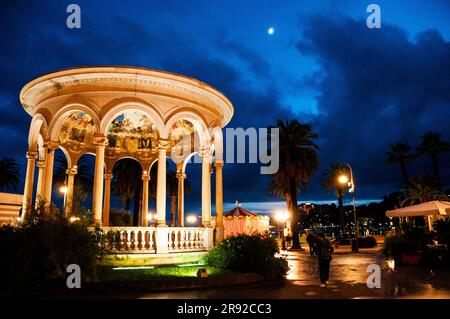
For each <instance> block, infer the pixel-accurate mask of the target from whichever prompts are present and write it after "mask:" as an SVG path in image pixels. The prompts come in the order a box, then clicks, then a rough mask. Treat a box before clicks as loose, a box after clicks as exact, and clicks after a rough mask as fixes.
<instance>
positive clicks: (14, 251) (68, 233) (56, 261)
mask: <svg viewBox="0 0 450 319" xmlns="http://www.w3.org/2000/svg"><path fill="white" fill-rule="evenodd" d="M41 209H42V208H40V209H38V210H36V211H34V210H33V211H32V212H31V213H30V214H28V217H27V218H26V220H25V221H24V222H23V223H21V224H19V225H18V226H3V227H1V228H0V253H1V254H2V258H1V261H0V282H2V285H1V287H0V291H1V292H7V293H8V292H26V291H29V289H32V288H35V287H39V286H46V285H49V284H52V283H55V282H61V281H64V280H65V277H66V267H67V266H68V265H69V264H77V265H79V266H80V268H81V275H82V280H84V281H89V280H95V268H96V262H97V258H98V256H100V255H101V248H100V246H99V245H98V238H97V235H96V233H93V232H90V231H89V230H88V228H87V225H86V224H84V223H80V222H77V223H70V222H68V221H67V220H66V219H65V218H63V217H62V216H61V215H60V214H57V213H55V212H50V213H47V214H46V213H44V211H43V210H41Z"/></svg>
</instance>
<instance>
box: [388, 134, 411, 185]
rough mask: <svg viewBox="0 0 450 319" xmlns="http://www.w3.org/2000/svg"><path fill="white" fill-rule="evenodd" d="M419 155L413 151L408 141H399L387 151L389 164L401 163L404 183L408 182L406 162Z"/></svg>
mask: <svg viewBox="0 0 450 319" xmlns="http://www.w3.org/2000/svg"><path fill="white" fill-rule="evenodd" d="M416 157H417V155H416V154H412V153H411V147H410V146H409V145H408V144H406V143H400V142H397V143H395V144H392V145H391V146H390V147H389V152H387V161H388V163H389V164H400V168H401V169H402V177H403V185H406V184H408V173H407V172H406V164H407V163H408V162H410V161H412V160H414V159H415V158H416Z"/></svg>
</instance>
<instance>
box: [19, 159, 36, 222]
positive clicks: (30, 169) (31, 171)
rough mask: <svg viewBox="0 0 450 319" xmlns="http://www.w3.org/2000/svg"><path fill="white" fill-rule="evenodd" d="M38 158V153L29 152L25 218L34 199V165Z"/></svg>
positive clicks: (24, 202) (23, 213)
mask: <svg viewBox="0 0 450 319" xmlns="http://www.w3.org/2000/svg"><path fill="white" fill-rule="evenodd" d="M36 158H37V153H36V152H32V151H28V152H27V175H26V177H25V187H24V190H23V202H22V217H23V216H25V215H26V214H27V213H28V211H29V209H30V208H31V199H32V198H33V183H34V165H35V161H36Z"/></svg>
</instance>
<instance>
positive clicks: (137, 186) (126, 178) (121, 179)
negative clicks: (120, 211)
mask: <svg viewBox="0 0 450 319" xmlns="http://www.w3.org/2000/svg"><path fill="white" fill-rule="evenodd" d="M112 189H113V194H114V196H119V198H120V205H121V206H122V205H123V204H125V209H126V210H127V211H130V209H131V201H132V200H133V202H134V203H133V210H134V211H133V225H134V226H137V225H138V224H139V212H140V206H141V205H140V200H141V189H142V168H141V165H140V164H139V163H138V162H137V161H135V160H133V159H130V158H125V159H122V160H120V161H118V162H117V163H116V165H114V168H113V180H112Z"/></svg>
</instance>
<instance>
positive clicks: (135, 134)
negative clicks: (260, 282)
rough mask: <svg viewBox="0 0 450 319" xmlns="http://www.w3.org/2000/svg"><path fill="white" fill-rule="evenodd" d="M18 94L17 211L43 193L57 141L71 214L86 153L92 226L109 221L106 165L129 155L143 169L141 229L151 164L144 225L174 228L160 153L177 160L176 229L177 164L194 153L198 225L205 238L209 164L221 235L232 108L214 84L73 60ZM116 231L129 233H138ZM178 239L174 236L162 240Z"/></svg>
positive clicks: (47, 190)
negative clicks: (22, 156) (153, 174)
mask: <svg viewBox="0 0 450 319" xmlns="http://www.w3.org/2000/svg"><path fill="white" fill-rule="evenodd" d="M20 101H21V103H22V105H23V107H24V109H25V111H26V112H27V113H28V114H30V116H31V117H32V120H31V124H30V130H29V137H28V151H27V153H26V156H27V160H28V163H27V173H26V180H25V188H24V196H23V208H22V211H23V212H24V213H25V214H26V213H27V212H29V210H30V208H31V207H32V205H33V201H35V202H36V201H37V199H42V200H44V201H45V203H47V204H50V203H51V202H52V188H53V187H52V185H53V184H52V179H53V170H54V160H55V156H54V154H55V150H56V149H58V148H59V149H61V150H62V151H63V153H64V155H65V157H66V160H67V164H68V165H67V166H68V167H67V171H66V173H67V192H66V198H65V204H64V211H65V216H66V217H67V218H70V217H71V216H72V215H73V214H75V213H76V212H74V211H73V192H74V177H75V176H76V174H77V163H78V161H79V159H80V157H81V156H82V155H83V154H93V155H95V171H94V179H93V193H92V213H93V222H94V223H95V224H96V225H98V226H102V227H108V226H109V220H110V205H111V204H110V203H111V180H112V178H113V175H112V172H113V167H114V165H115V163H116V162H117V161H119V160H121V159H123V158H131V159H134V160H136V161H137V162H139V164H140V166H141V168H142V208H141V210H140V211H141V216H140V224H141V228H143V230H142V232H144V233H145V234H147V232H148V231H149V230H148V228H149V221H148V217H147V216H148V206H149V200H148V197H149V179H150V170H151V168H152V167H153V165H157V186H156V223H155V224H156V227H153V228H155V229H156V228H159V229H163V228H173V227H166V226H167V222H166V192H167V189H166V188H167V182H166V170H167V161H173V162H174V164H175V165H176V170H177V171H176V177H177V179H178V197H177V198H178V203H177V210H178V212H177V214H178V225H177V226H178V227H175V228H177V229H179V228H183V227H184V223H183V221H184V179H185V178H186V165H187V164H188V163H190V162H191V159H192V157H193V156H194V155H195V154H198V156H199V157H200V158H201V165H202V183H201V185H198V187H201V196H202V198H201V201H202V205H201V216H202V218H201V226H202V227H201V228H202V230H200V231H202V232H205V229H209V230H208V233H207V235H205V236H206V237H208V236H209V237H210V236H211V235H210V233H212V229H213V228H212V226H211V173H212V172H214V173H215V174H214V175H215V192H216V198H215V207H216V212H215V215H216V218H217V222H216V223H215V233H216V241H220V240H221V239H222V238H223V200H222V193H223V192H222V167H223V165H224V161H223V137H222V128H223V127H224V126H225V125H226V124H227V123H228V122H229V121H230V119H231V118H232V116H233V112H234V110H233V106H232V104H231V102H230V101H229V100H228V99H227V98H226V96H224V95H223V94H222V93H221V92H219V91H218V90H216V89H215V88H213V87H211V86H210V85H208V84H205V83H203V82H201V81H199V80H196V79H193V78H189V77H186V76H182V75H178V74H173V73H169V72H163V71H157V70H151V69H145V68H136V67H115V66H114V67H82V68H73V69H67V70H62V71H58V72H54V73H50V74H46V75H43V76H41V77H38V78H36V79H34V80H32V81H31V82H29V83H28V84H26V85H25V86H24V87H23V89H22V91H21V92H20ZM36 167H37V169H36ZM35 171H37V174H36V172H35ZM35 174H36V175H37V177H36V178H37V182H36V183H35ZM35 184H36V185H35ZM192 187H195V185H192ZM131 228H132V227H131ZM192 228H194V227H192ZM155 229H154V231H156V230H155ZM124 231H126V233H127V234H128V235H130V234H131V233H133V234H134V235H135V234H136V233H137V232H138V230H136V229H131V230H130V229H126V230H124ZM177 231H180V230H177ZM197 231H199V230H197ZM166 232H167V230H166ZM134 235H133V236H134ZM178 235H179V233H177V236H176V237H182V236H181V235H180V236H178ZM202 236H203V235H202ZM205 236H203V237H202V238H204V237H205ZM150 237H151V238H155V237H154V236H153V237H152V236H150ZM209 237H208V238H209ZM170 238H171V237H170V236H169V241H170ZM155 240H156V239H155ZM180 245H181V242H180V241H178V243H175V242H173V243H169V244H168V247H169V248H174V247H175V246H177V247H178V248H179V247H180ZM207 245H208V246H210V243H209V242H208V244H207ZM150 246H152V247H153V246H155V247H156V245H150ZM157 246H160V245H157ZM181 246H184V244H183V245H181ZM163 250H166V249H163Z"/></svg>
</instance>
